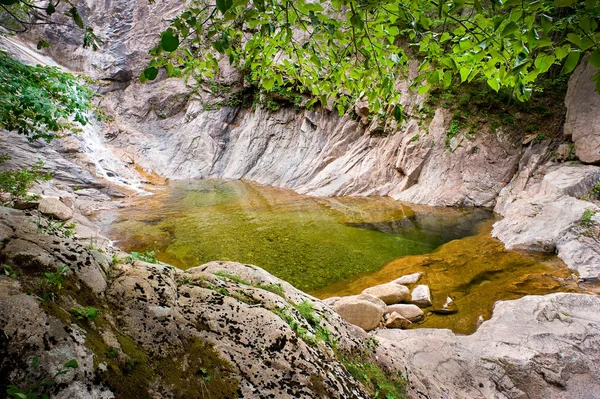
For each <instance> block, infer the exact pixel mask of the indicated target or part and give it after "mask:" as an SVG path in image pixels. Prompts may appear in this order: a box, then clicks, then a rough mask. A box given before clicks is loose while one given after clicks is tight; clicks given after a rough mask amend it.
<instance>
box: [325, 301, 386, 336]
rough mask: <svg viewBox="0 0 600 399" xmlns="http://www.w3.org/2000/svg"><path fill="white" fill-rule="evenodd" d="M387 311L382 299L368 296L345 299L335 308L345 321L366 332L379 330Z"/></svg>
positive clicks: (337, 303)
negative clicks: (378, 327)
mask: <svg viewBox="0 0 600 399" xmlns="http://www.w3.org/2000/svg"><path fill="white" fill-rule="evenodd" d="M385 309H386V308H385V303H384V302H383V301H382V300H381V299H379V298H376V297H374V296H372V295H366V294H360V295H354V296H347V297H343V298H341V299H339V300H338V301H337V302H336V303H335V305H334V306H333V310H335V311H336V312H337V313H338V314H339V315H340V316H342V318H343V319H344V320H346V321H347V322H348V323H350V324H354V325H355V326H359V327H360V328H362V329H363V330H365V331H370V330H374V329H375V328H377V326H378V325H379V323H380V322H381V318H382V317H383V313H384V312H385Z"/></svg>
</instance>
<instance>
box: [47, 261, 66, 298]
mask: <svg viewBox="0 0 600 399" xmlns="http://www.w3.org/2000/svg"><path fill="white" fill-rule="evenodd" d="M70 271H71V269H69V268H68V267H67V266H64V265H63V266H59V267H58V269H56V271H55V272H45V273H44V276H45V279H44V287H45V289H46V290H47V292H45V293H44V299H50V300H55V299H56V296H57V294H58V292H59V291H60V290H61V289H62V287H63V284H64V281H63V278H64V277H65V276H66V275H67V274H69V272H70Z"/></svg>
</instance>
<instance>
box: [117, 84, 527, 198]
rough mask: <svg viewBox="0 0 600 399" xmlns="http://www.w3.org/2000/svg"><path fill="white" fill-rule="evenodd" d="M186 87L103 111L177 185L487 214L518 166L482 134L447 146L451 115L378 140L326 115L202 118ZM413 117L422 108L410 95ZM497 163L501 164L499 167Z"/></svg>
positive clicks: (142, 158) (124, 142)
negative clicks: (231, 184) (359, 198)
mask: <svg viewBox="0 0 600 399" xmlns="http://www.w3.org/2000/svg"><path fill="white" fill-rule="evenodd" d="M203 101H206V100H205V99H202V98H199V97H197V96H194V95H192V93H191V89H190V88H188V87H186V86H185V85H184V83H183V82H182V81H180V80H174V79H166V80H163V81H159V82H155V83H152V84H150V85H145V86H140V85H138V84H132V85H131V86H129V87H128V88H127V89H126V90H125V91H123V92H115V93H113V94H112V95H111V96H109V97H108V98H107V100H106V104H107V106H108V107H109V108H110V109H111V110H112V111H113V112H114V113H115V114H117V115H119V116H120V118H119V120H118V122H116V123H114V124H113V125H112V126H111V129H112V131H114V132H117V133H114V134H111V136H116V139H115V140H114V141H112V145H113V146H115V147H120V148H123V149H127V151H128V152H129V154H130V156H131V157H132V158H133V159H134V162H136V163H138V164H139V165H141V166H142V167H144V168H145V169H146V170H155V171H156V172H158V173H159V174H161V175H163V176H165V177H168V178H173V179H186V178H209V177H222V178H233V179H242V178H243V179H247V180H253V181H257V182H259V183H263V184H267V185H274V186H280V187H286V188H292V189H294V190H295V191H297V192H300V193H304V194H310V195H319V196H332V195H391V196H392V197H394V198H397V199H401V200H405V201H411V202H417V203H425V204H429V205H475V206H491V205H493V203H494V199H495V197H496V195H497V193H498V192H499V191H500V190H501V189H502V187H504V185H506V183H508V181H509V180H510V178H511V177H512V174H513V172H514V169H515V168H516V165H517V162H518V154H519V152H520V143H518V140H516V139H515V138H514V137H503V136H502V135H500V134H497V135H491V134H481V135H477V137H475V138H472V139H467V138H466V137H461V138H459V140H456V142H455V143H454V146H455V148H454V151H450V150H449V149H448V148H447V145H446V135H447V132H446V130H447V126H448V124H449V123H450V119H451V117H450V115H449V113H448V112H446V111H444V110H438V111H437V112H436V113H435V115H434V117H433V120H432V122H431V123H430V125H429V126H428V127H426V128H421V127H420V126H419V124H418V121H417V120H416V119H410V120H409V121H407V122H406V123H404V124H403V125H402V126H400V127H398V128H397V129H396V130H397V131H396V132H395V133H393V134H390V135H383V136H379V135H377V134H374V133H373V132H372V130H371V129H372V126H365V125H363V124H362V123H361V122H358V121H355V120H353V119H351V118H350V117H349V116H344V117H341V118H340V117H338V116H337V115H335V114H334V113H332V112H330V111H328V110H326V109H318V110H316V111H308V110H294V109H293V108H291V107H284V108H281V109H280V110H279V111H275V112H272V111H268V110H266V109H262V108H260V107H259V108H258V109H257V110H256V111H254V112H252V111H251V110H250V109H243V108H230V107H224V108H221V109H219V110H216V111H206V110H204V108H203V105H202V104H203ZM404 101H405V106H406V107H407V109H412V108H415V107H417V104H418V103H419V101H422V100H420V99H419V98H418V97H416V96H414V95H412V94H410V93H409V92H408V91H406V93H405V97H404ZM498 159H501V160H502V162H498V161H497V160H498Z"/></svg>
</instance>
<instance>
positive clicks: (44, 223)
mask: <svg viewBox="0 0 600 399" xmlns="http://www.w3.org/2000/svg"><path fill="white" fill-rule="evenodd" d="M35 224H36V226H37V231H38V232H39V233H45V234H48V235H51V236H53V235H55V236H59V237H64V238H68V237H74V236H75V230H74V229H75V227H77V226H75V223H69V224H67V222H65V221H60V220H55V219H51V218H43V217H41V216H38V218H37V220H36V221H35Z"/></svg>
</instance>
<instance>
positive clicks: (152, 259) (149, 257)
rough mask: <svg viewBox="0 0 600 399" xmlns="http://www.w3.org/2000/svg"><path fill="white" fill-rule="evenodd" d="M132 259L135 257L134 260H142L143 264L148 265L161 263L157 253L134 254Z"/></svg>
mask: <svg viewBox="0 0 600 399" xmlns="http://www.w3.org/2000/svg"><path fill="white" fill-rule="evenodd" d="M131 257H133V259H137V260H141V261H142V262H146V263H154V264H156V263H159V261H158V258H157V257H156V252H155V251H145V252H132V253H131Z"/></svg>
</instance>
